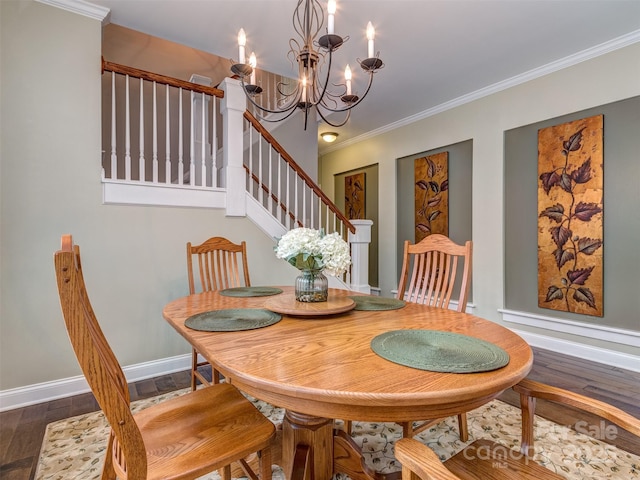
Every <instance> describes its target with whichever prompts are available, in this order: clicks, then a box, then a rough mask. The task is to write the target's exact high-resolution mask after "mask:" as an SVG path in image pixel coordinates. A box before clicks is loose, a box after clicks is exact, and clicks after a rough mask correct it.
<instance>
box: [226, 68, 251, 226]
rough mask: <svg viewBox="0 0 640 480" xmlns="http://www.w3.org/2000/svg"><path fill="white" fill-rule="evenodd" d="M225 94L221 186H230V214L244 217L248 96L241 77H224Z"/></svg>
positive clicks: (228, 193)
mask: <svg viewBox="0 0 640 480" xmlns="http://www.w3.org/2000/svg"><path fill="white" fill-rule="evenodd" d="M220 89H221V90H223V91H224V98H223V99H222V101H221V102H220V112H221V113H222V142H223V147H224V148H223V152H224V153H223V156H222V174H221V182H222V185H221V187H223V188H226V190H227V216H229V217H244V216H246V214H247V205H246V200H245V192H246V190H247V188H246V185H245V183H246V174H245V171H244V167H243V151H244V142H243V136H244V132H243V125H244V112H245V111H246V109H247V100H246V97H245V95H244V92H243V91H242V85H241V84H240V81H239V80H234V79H233V78H228V77H227V78H225V79H224V80H223V81H222V83H221V84H220Z"/></svg>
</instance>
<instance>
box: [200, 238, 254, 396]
mask: <svg viewBox="0 0 640 480" xmlns="http://www.w3.org/2000/svg"><path fill="white" fill-rule="evenodd" d="M194 263H195V264H196V265H197V271H198V274H199V275H198V278H199V280H200V282H199V288H196V279H195V274H194ZM187 273H188V278H189V294H191V295H193V294H194V293H200V292H211V291H214V290H224V289H225V288H234V287H249V286H251V280H250V278H249V264H248V263H247V244H246V242H244V241H242V242H241V243H239V244H236V243H233V242H231V241H230V240H227V239H226V238H223V237H211V238H209V239H208V240H206V241H205V242H203V243H201V244H200V245H192V244H191V242H189V243H187ZM206 365H209V362H207V361H204V360H201V357H200V355H199V353H198V351H197V350H196V349H195V348H194V347H192V348H191V390H195V389H196V388H197V386H198V381H200V383H201V384H203V385H205V386H209V385H211V384H216V383H220V372H218V371H217V370H216V369H215V368H214V367H213V365H211V381H209V380H208V379H207V377H206V376H205V375H204V374H203V372H201V371H200V368H201V367H204V366H206Z"/></svg>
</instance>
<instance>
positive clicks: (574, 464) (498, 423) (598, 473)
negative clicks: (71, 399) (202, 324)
mask: <svg viewBox="0 0 640 480" xmlns="http://www.w3.org/2000/svg"><path fill="white" fill-rule="evenodd" d="M187 391H188V389H185V390H180V391H177V392H172V393H169V394H165V395H160V396H158V397H154V398H151V399H147V400H140V401H137V402H134V403H133V404H132V409H133V410H134V411H138V410H141V409H143V408H145V407H147V406H149V405H152V404H155V403H157V402H161V401H163V400H166V399H168V398H171V397H174V396H176V395H181V394H183V393H185V392H187ZM250 400H252V401H253V402H254V404H255V405H256V407H258V409H259V410H260V411H261V412H262V413H263V414H264V415H266V416H267V417H268V418H269V419H271V420H272V421H273V422H274V423H276V424H278V423H280V422H282V417H283V415H284V411H283V410H282V409H280V408H275V407H273V406H271V405H269V404H266V403H264V402H262V401H259V400H256V399H253V398H250ZM467 418H468V424H469V437H470V439H469V442H466V443H463V442H461V441H460V440H459V438H458V430H457V421H456V418H455V417H451V418H448V419H446V420H443V421H442V422H440V423H439V424H438V425H436V426H435V427H433V428H431V429H430V430H428V431H425V432H423V433H421V434H420V435H417V436H416V437H415V438H416V439H418V440H420V441H421V442H423V443H425V444H426V445H428V446H429V447H430V448H431V449H433V450H434V451H435V452H436V453H437V454H438V455H439V456H440V458H441V459H442V460H446V459H447V458H449V457H450V456H451V455H453V454H455V453H457V452H458V451H460V450H462V449H463V448H464V447H465V446H466V445H467V444H468V443H470V442H471V441H473V440H474V439H476V438H488V439H491V440H493V441H495V442H499V443H501V444H503V445H505V446H506V447H508V448H512V449H514V450H515V451H517V450H518V447H519V444H520V410H519V409H518V408H515V407H512V406H510V405H508V404H506V403H504V402H501V401H499V400H494V401H492V402H490V403H488V404H487V405H485V406H483V407H481V408H478V409H476V410H473V411H472V412H469V413H468V414H467ZM108 436H109V427H108V425H107V423H106V420H105V418H104V416H103V414H102V413H101V412H94V413H89V414H86V415H79V416H77V417H72V418H68V419H65V420H60V421H57V422H54V423H50V424H49V425H47V429H46V432H45V436H44V440H43V444H42V448H41V452H40V458H39V461H38V467H37V471H36V475H35V480H71V479H73V480H92V479H99V478H100V473H101V470H102V462H103V457H104V452H105V448H106V440H107V438H108ZM401 436H402V428H401V427H400V426H399V425H397V424H394V423H371V422H354V423H353V431H352V437H353V439H354V440H355V442H356V443H357V444H358V445H359V446H360V447H361V448H362V451H363V453H364V455H365V458H366V461H367V463H368V464H369V465H370V466H371V467H372V468H374V469H375V470H377V471H379V472H382V473H389V472H394V471H399V470H400V465H399V463H398V462H397V461H396V460H395V458H394V456H393V445H394V443H395V441H396V440H398V439H399V438H400V437H401ZM535 442H536V443H535V447H536V452H537V453H536V455H535V457H534V458H535V460H537V461H538V462H539V463H541V464H542V465H544V466H545V467H547V468H549V469H551V470H553V471H554V472H556V473H559V474H560V475H563V476H565V477H566V478H568V479H575V480H583V479H605V478H607V479H619V480H630V479H640V457H639V456H637V455H632V454H630V453H627V452H625V451H623V450H620V449H618V448H616V447H613V446H611V445H609V444H607V443H603V442H600V441H598V440H596V439H594V438H592V437H590V436H587V435H585V434H581V433H576V432H575V431H573V430H571V429H570V428H567V427H564V426H561V425H558V424H555V423H553V422H550V421H548V420H545V419H543V418H541V417H537V418H536V440H535ZM273 475H274V480H284V475H283V472H282V470H281V469H280V467H278V466H276V465H274V467H273ZM219 478H220V477H219V476H218V474H217V473H212V474H209V475H205V476H203V477H201V479H200V480H219ZM346 479H347V477H345V476H343V475H337V476H336V478H335V480H346Z"/></svg>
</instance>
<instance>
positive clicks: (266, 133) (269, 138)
mask: <svg viewBox="0 0 640 480" xmlns="http://www.w3.org/2000/svg"><path fill="white" fill-rule="evenodd" d="M244 118H245V119H246V120H247V121H248V122H249V123H251V125H252V126H253V128H255V129H256V130H257V131H258V133H259V134H260V135H261V136H262V138H264V139H265V141H266V142H267V143H269V144H270V145H271V147H272V148H273V149H274V150H275V151H276V152H278V154H279V155H280V156H281V157H282V159H283V160H284V161H285V162H287V163H288V164H289V166H290V167H291V168H292V169H293V170H294V171H295V172H296V174H297V175H298V176H299V177H300V178H301V179H302V180H304V182H305V183H306V184H307V186H308V187H309V188H310V189H311V190H312V191H313V193H315V194H316V195H317V196H318V198H320V200H321V201H322V203H324V204H325V205H326V207H327V208H328V209H329V210H330V211H331V212H332V213H333V214H334V215H335V216H336V217H337V218H338V219H339V220H340V222H341V223H342V224H343V225H344V226H345V227H346V228H347V229H348V230H349V231H350V232H351V233H353V234H355V233H356V227H355V226H354V225H353V224H352V223H351V222H350V221H349V219H348V218H347V217H345V215H344V214H343V213H342V212H341V211H340V209H338V207H337V206H336V205H335V203H333V202H332V201H331V199H329V197H327V195H326V194H325V193H324V192H323V191H322V190H321V189H320V187H319V186H318V185H317V184H316V183H315V182H314V181H313V180H312V179H311V177H310V176H309V175H307V173H306V172H305V171H304V170H303V169H302V167H300V166H299V165H298V164H297V163H296V162H295V160H294V159H293V158H292V157H291V155H289V153H287V151H286V150H285V149H284V147H282V145H280V144H279V143H278V141H277V140H276V139H275V138H273V135H271V133H270V132H269V131H268V130H267V129H266V128H265V127H264V126H263V125H262V124H261V123H260V122H259V121H258V119H257V118H256V117H255V116H253V115H252V114H251V112H249V111H248V110H247V111H246V112H245V113H244ZM261 187H262V189H263V190H264V189H267V190H266V191H267V192H268V188H267V187H266V185H263V184H262V182H261ZM268 193H269V194H270V195H272V196H273V194H272V193H271V192H268ZM273 198H274V199H275V198H277V197H275V196H273Z"/></svg>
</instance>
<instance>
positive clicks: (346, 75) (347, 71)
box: [344, 65, 351, 95]
mask: <svg viewBox="0 0 640 480" xmlns="http://www.w3.org/2000/svg"><path fill="white" fill-rule="evenodd" d="M344 79H345V80H346V82H347V95H351V68H350V67H349V65H347V68H345V69H344Z"/></svg>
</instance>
